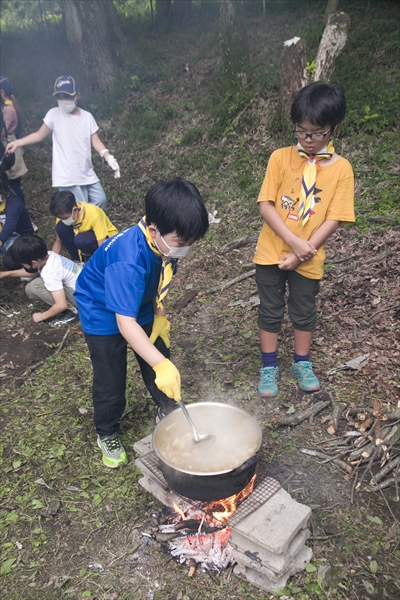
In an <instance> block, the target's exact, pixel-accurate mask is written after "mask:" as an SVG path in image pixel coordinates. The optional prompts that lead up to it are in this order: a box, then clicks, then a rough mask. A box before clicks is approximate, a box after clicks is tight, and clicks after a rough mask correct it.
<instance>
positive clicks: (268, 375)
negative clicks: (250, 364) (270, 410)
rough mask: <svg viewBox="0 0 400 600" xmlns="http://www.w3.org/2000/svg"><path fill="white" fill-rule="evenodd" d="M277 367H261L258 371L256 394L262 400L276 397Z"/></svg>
mask: <svg viewBox="0 0 400 600" xmlns="http://www.w3.org/2000/svg"><path fill="white" fill-rule="evenodd" d="M278 379H279V368H278V367H262V368H261V369H260V383H259V384H258V393H259V394H260V396H262V397H263V398H271V397H273V396H277V395H278Z"/></svg>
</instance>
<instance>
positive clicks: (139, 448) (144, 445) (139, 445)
mask: <svg viewBox="0 0 400 600" xmlns="http://www.w3.org/2000/svg"><path fill="white" fill-rule="evenodd" d="M133 449H134V451H135V452H137V453H138V454H140V456H142V455H143V454H148V453H149V452H153V435H152V434H150V435H148V436H147V437H145V438H143V439H142V440H139V441H137V442H135V443H134V444H133Z"/></svg>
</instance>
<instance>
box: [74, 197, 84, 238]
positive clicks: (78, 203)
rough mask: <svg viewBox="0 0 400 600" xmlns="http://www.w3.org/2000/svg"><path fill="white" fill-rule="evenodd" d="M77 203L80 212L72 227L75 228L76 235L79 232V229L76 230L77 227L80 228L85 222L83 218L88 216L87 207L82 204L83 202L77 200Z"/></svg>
mask: <svg viewBox="0 0 400 600" xmlns="http://www.w3.org/2000/svg"><path fill="white" fill-rule="evenodd" d="M76 205H77V207H78V208H79V212H78V214H77V216H76V221H75V223H74V224H73V225H72V227H73V229H74V235H76V234H77V233H78V231H75V229H79V227H80V226H81V225H82V223H83V219H84V218H85V217H86V210H85V207H83V206H82V202H77V203H76ZM79 217H82V218H81V220H80V221H78V219H79Z"/></svg>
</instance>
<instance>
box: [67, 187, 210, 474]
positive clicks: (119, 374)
mask: <svg viewBox="0 0 400 600" xmlns="http://www.w3.org/2000/svg"><path fill="white" fill-rule="evenodd" d="M145 205H146V216H145V217H143V218H142V219H141V221H140V223H139V224H138V225H135V226H134V227H131V228H129V229H126V230H125V231H121V233H118V234H117V235H115V236H114V237H113V238H111V240H109V241H108V242H106V243H105V244H103V245H102V246H101V247H100V248H99V249H98V251H97V252H96V253H95V254H94V255H93V257H92V258H91V259H90V261H89V262H88V263H87V264H86V265H85V267H84V269H83V270H82V273H81V274H80V276H79V279H78V282H77V285H76V291H75V298H76V301H77V304H78V308H79V316H80V318H81V322H82V329H83V331H84V333H85V339H86V343H87V345H88V347H89V352H90V358H91V361H92V366H93V385H92V399H93V406H94V422H95V426H96V432H97V444H98V446H99V447H100V449H101V451H102V454H103V463H104V464H105V465H106V466H107V467H111V468H115V467H118V466H119V465H122V464H124V463H126V462H127V457H126V453H125V450H124V447H123V446H122V444H121V442H120V439H119V421H120V419H121V417H122V414H123V412H124V410H125V404H126V400H125V389H126V376H127V345H128V344H129V345H130V346H131V348H132V349H133V351H134V352H135V355H136V358H137V360H138V362H139V366H140V369H141V371H142V376H143V380H144V383H145V385H146V387H147V389H148V390H149V392H150V394H151V397H152V398H153V400H154V402H155V403H156V404H157V405H158V406H159V416H160V417H162V416H164V415H165V414H166V412H167V411H170V410H171V408H175V401H176V402H179V400H180V399H181V391H180V387H181V386H180V374H179V371H178V369H177V368H176V367H175V365H174V364H173V363H172V362H171V361H170V360H169V356H170V351H169V347H170V340H169V330H170V324H169V321H168V320H167V317H166V306H165V302H166V296H167V293H168V289H169V286H170V283H171V280H172V276H173V274H174V272H175V270H176V263H177V260H176V259H178V258H183V257H184V256H185V255H186V254H187V253H188V251H189V249H190V246H191V245H192V244H193V243H194V242H195V241H196V240H198V239H200V238H202V237H203V236H204V235H205V233H206V231H207V229H208V213H207V210H206V208H205V206H204V203H203V200H202V198H201V196H200V193H199V191H198V189H197V188H196V187H195V186H194V185H193V184H192V183H190V182H189V181H186V180H184V179H173V180H172V181H167V182H163V183H160V184H157V185H154V186H153V187H152V188H151V189H150V190H149V192H148V193H147V195H146V199H145ZM171 405H172V407H171Z"/></svg>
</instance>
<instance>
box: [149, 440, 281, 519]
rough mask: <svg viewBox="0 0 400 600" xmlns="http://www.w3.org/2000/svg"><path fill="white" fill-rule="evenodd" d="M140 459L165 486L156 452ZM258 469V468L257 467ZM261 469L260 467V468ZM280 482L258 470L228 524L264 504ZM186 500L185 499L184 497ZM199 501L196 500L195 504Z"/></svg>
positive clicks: (274, 492)
mask: <svg viewBox="0 0 400 600" xmlns="http://www.w3.org/2000/svg"><path fill="white" fill-rule="evenodd" d="M140 461H141V462H142V463H143V464H144V466H145V467H147V468H148V469H149V471H150V472H151V473H152V474H153V475H154V477H155V478H156V480H158V481H159V483H160V485H162V487H163V488H167V487H168V485H167V483H166V481H165V479H164V475H163V474H162V472H161V470H160V467H159V458H158V456H157V454H156V453H155V452H154V451H153V452H149V453H148V454H142V455H141V456H140ZM257 466H258V465H257ZM257 471H258V469H257ZM260 471H261V469H260ZM281 487H282V486H281V484H280V483H279V481H276V479H272V477H263V475H262V474H261V473H260V472H257V479H256V484H255V486H254V490H253V491H252V493H251V494H250V496H248V497H247V498H246V499H245V500H243V502H242V503H241V504H240V505H239V507H238V509H237V510H236V512H235V513H234V514H233V515H232V517H231V518H230V519H229V521H228V524H229V526H230V527H233V526H234V525H237V524H238V523H240V522H241V521H242V520H243V519H245V518H246V517H247V516H248V515H250V514H251V513H252V512H254V511H255V510H257V508H259V507H260V506H262V505H263V504H265V502H267V501H268V500H269V499H270V498H272V496H273V495H274V494H276V492H278V491H279V490H280V489H281ZM185 500H186V499H185ZM198 504H199V503H198V502H196V505H198Z"/></svg>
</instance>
